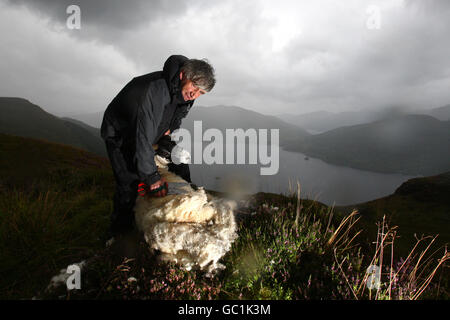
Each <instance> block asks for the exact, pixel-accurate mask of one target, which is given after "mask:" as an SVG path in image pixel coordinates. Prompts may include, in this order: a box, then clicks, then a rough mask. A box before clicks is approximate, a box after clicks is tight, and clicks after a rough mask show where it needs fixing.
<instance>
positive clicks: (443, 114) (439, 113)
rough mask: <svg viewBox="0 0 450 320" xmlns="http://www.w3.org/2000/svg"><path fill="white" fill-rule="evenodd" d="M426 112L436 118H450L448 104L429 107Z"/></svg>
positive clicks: (449, 105) (449, 106) (444, 119)
mask: <svg viewBox="0 0 450 320" xmlns="http://www.w3.org/2000/svg"><path fill="white" fill-rule="evenodd" d="M428 114H429V115H430V116H432V117H435V118H436V119H439V120H442V121H448V120H450V104H448V105H446V106H443V107H440V108H435V109H431V110H430V111H429V112H428Z"/></svg>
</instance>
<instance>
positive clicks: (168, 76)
mask: <svg viewBox="0 0 450 320" xmlns="http://www.w3.org/2000/svg"><path fill="white" fill-rule="evenodd" d="M187 60H188V58H186V57H185V56H182V55H173V56H170V57H169V58H168V59H167V60H166V62H165V63H164V67H163V75H164V79H165V80H166V83H167V86H168V87H169V91H170V94H171V96H174V95H177V94H178V92H179V91H180V89H181V88H180V68H181V66H182V65H183V64H184V63H185V62H186V61H187Z"/></svg>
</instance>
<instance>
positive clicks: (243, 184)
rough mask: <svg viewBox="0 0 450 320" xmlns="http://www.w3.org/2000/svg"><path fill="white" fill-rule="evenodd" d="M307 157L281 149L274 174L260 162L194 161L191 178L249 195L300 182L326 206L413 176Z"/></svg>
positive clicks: (359, 198) (283, 190)
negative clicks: (264, 170) (267, 172)
mask: <svg viewBox="0 0 450 320" xmlns="http://www.w3.org/2000/svg"><path fill="white" fill-rule="evenodd" d="M203 147H205V143H204V145H203ZM224 154H225V151H224ZM269 154H270V149H269ZM306 157H307V156H306V155H304V154H302V153H298V152H289V151H285V150H283V149H281V148H280V150H279V164H280V165H279V171H278V173H277V174H276V175H272V176H263V175H260V167H261V166H263V165H261V164H257V165H250V164H241V165H237V164H223V165H221V164H212V165H207V164H191V165H190V169H191V178H192V182H193V183H195V184H197V185H201V186H205V188H207V189H211V190H216V191H226V190H227V191H234V192H244V193H250V194H252V193H256V192H259V191H263V192H272V193H279V194H288V193H290V190H291V191H295V192H296V190H297V181H298V182H299V183H300V190H301V197H302V198H307V199H314V200H317V201H320V202H322V203H325V204H327V205H350V204H357V203H361V202H366V201H369V200H374V199H377V198H381V197H384V196H386V195H389V194H392V193H393V192H394V191H395V189H397V188H398V187H399V186H400V185H401V184H402V183H403V182H405V181H406V180H408V179H411V178H414V176H407V175H402V174H383V173H375V172H370V171H364V170H358V169H352V168H349V167H343V166H336V165H332V164H328V163H326V162H324V161H322V160H320V159H315V158H311V157H309V158H308V160H306V159H305V158H306ZM224 159H225V155H224ZM246 159H248V157H247V158H246ZM247 162H248V160H247ZM266 166H267V165H266ZM290 183H291V187H290Z"/></svg>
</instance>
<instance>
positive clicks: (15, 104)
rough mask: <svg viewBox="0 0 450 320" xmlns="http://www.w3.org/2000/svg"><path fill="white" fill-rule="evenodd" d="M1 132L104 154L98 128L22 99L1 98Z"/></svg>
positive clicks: (105, 154) (103, 146) (104, 149)
mask: <svg viewBox="0 0 450 320" xmlns="http://www.w3.org/2000/svg"><path fill="white" fill-rule="evenodd" d="M0 133H6V134H12V135H17V136H23V137H30V138H38V139H44V140H48V141H52V142H58V143H63V144H66V145H71V146H75V147H78V148H81V149H85V150H88V151H90V152H93V153H95V154H98V155H100V156H105V157H106V156H107V153H106V148H105V145H104V142H103V140H102V139H101V137H100V134H99V133H98V131H95V130H93V128H88V127H87V126H86V125H80V124H79V123H76V122H74V121H69V120H65V119H61V118H59V117H56V116H54V115H52V114H50V113H48V112H46V111H45V110H43V109H42V108H41V107H39V106H37V105H35V104H33V103H31V102H29V101H28V100H25V99H22V98H0Z"/></svg>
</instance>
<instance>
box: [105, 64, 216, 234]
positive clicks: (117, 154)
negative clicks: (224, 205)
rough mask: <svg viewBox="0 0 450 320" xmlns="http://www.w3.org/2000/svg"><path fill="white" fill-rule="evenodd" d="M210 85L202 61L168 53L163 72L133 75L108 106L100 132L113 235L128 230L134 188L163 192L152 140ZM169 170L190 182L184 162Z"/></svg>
mask: <svg viewBox="0 0 450 320" xmlns="http://www.w3.org/2000/svg"><path fill="white" fill-rule="evenodd" d="M214 85H215V78H214V69H213V67H212V66H211V65H210V64H208V63H207V62H206V61H205V60H196V59H188V58H186V57H184V56H181V55H173V56H170V57H169V58H168V59H167V60H166V62H165V63H164V67H163V70H162V71H157V72H152V73H149V74H145V75H143V76H139V77H135V78H133V79H132V80H131V81H130V82H129V83H128V84H127V85H126V86H125V87H124V88H123V89H122V90H121V91H120V92H119V94H118V95H117V96H116V97H115V98H114V99H113V100H112V101H111V103H110V104H109V105H108V108H107V109H106V111H105V113H104V116H103V122H102V126H101V135H102V138H103V139H104V140H105V144H106V149H107V151H108V156H109V159H110V162H111V166H112V169H113V172H114V177H115V180H116V192H115V195H114V209H113V212H112V215H111V228H110V231H111V234H112V235H113V236H114V235H118V234H121V233H125V232H127V231H130V230H132V229H133V227H134V212H133V207H134V205H135V200H136V197H137V195H138V187H139V189H140V190H139V191H140V193H141V192H142V191H143V192H144V193H150V194H152V195H153V196H156V197H163V196H165V195H166V193H167V189H165V188H164V186H165V181H164V180H162V179H161V177H160V175H159V173H158V170H157V167H156V164H155V161H154V156H155V153H154V150H153V144H157V143H159V142H161V143H164V141H165V142H167V139H168V138H169V137H168V134H170V133H171V132H173V131H174V130H176V129H178V128H179V127H180V125H181V120H182V119H183V118H184V117H186V115H187V114H188V112H189V110H190V108H191V107H192V105H193V103H194V100H195V99H196V98H198V97H199V96H200V95H202V94H205V93H206V92H209V91H211V89H212V88H213V87H214ZM168 140H169V141H170V138H169V139H168ZM171 169H172V171H174V172H175V173H177V174H179V175H182V177H183V178H185V179H186V180H188V182H190V177H189V169H188V167H187V165H186V167H184V168H183V167H181V168H180V167H177V166H172V167H171ZM183 175H184V176H183Z"/></svg>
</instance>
